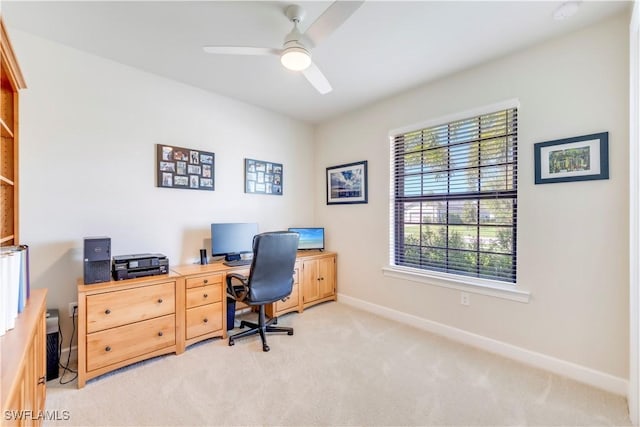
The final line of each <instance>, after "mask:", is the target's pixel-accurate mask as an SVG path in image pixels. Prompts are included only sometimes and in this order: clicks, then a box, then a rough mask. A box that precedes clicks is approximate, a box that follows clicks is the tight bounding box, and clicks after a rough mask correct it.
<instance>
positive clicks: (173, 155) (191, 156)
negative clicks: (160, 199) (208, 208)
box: [156, 144, 216, 191]
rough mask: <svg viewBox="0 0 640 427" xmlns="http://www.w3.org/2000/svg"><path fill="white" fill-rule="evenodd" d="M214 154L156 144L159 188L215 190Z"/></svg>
mask: <svg viewBox="0 0 640 427" xmlns="http://www.w3.org/2000/svg"><path fill="white" fill-rule="evenodd" d="M215 159H216V156H215V154H214V153H212V152H209V151H202V150H196V149H193V148H185V147H177V146H175V145H166V144H156V166H157V168H156V173H157V176H156V178H157V183H156V185H157V186H158V187H162V188H177V189H182V190H204V191H214V190H215Z"/></svg>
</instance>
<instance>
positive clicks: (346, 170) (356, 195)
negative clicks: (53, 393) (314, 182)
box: [326, 160, 369, 205]
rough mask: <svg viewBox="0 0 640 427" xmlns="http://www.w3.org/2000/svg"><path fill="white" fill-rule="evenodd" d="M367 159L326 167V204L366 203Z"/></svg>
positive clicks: (367, 196)
mask: <svg viewBox="0 0 640 427" xmlns="http://www.w3.org/2000/svg"><path fill="white" fill-rule="evenodd" d="M367 166H368V162H367V160H363V161H360V162H354V163H346V164H344V165H338V166H330V167H328V168H327V175H326V184H327V205H351V204H358V203H368V201H369V200H368V199H369V195H368V192H369V189H368V183H367V173H368V172H367Z"/></svg>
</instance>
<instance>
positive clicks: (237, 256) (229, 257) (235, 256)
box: [224, 253, 240, 261]
mask: <svg viewBox="0 0 640 427" xmlns="http://www.w3.org/2000/svg"><path fill="white" fill-rule="evenodd" d="M239 259H240V254H239V253H235V254H226V255H225V256H224V260H225V261H237V260H239Z"/></svg>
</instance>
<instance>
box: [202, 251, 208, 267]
mask: <svg viewBox="0 0 640 427" xmlns="http://www.w3.org/2000/svg"><path fill="white" fill-rule="evenodd" d="M200 264H202V265H205V264H209V261H208V260H207V250H206V249H200Z"/></svg>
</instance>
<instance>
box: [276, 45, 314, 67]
mask: <svg viewBox="0 0 640 427" xmlns="http://www.w3.org/2000/svg"><path fill="white" fill-rule="evenodd" d="M280 62H282V65H283V66H284V67H285V68H286V69H288V70H291V71H303V70H306V69H307V68H309V66H310V65H311V54H310V53H309V51H308V50H306V49H305V48H303V47H301V46H291V47H288V48H286V49H285V50H284V52H282V56H281V57H280Z"/></svg>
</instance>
